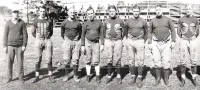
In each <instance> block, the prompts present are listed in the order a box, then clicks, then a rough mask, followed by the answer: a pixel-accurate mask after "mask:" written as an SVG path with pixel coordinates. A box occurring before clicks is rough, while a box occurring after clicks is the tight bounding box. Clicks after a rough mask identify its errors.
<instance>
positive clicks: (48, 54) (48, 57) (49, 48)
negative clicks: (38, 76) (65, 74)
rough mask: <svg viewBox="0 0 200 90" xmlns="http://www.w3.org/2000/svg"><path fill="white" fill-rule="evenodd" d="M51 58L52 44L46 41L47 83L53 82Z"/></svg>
mask: <svg viewBox="0 0 200 90" xmlns="http://www.w3.org/2000/svg"><path fill="white" fill-rule="evenodd" d="M52 56H53V43H52V41H51V40H50V39H48V40H47V41H46V60H47V68H48V76H49V81H50V82H51V83H53V82H55V80H54V79H53V76H52V74H53V66H52Z"/></svg>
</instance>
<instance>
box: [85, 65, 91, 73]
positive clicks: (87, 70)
mask: <svg viewBox="0 0 200 90" xmlns="http://www.w3.org/2000/svg"><path fill="white" fill-rule="evenodd" d="M90 71H91V66H90V65H86V73H87V75H90Z"/></svg>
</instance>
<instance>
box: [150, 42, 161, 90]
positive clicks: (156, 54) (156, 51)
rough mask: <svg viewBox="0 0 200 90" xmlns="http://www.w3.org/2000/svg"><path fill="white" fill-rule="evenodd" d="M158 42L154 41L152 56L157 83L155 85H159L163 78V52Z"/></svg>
mask: <svg viewBox="0 0 200 90" xmlns="http://www.w3.org/2000/svg"><path fill="white" fill-rule="evenodd" d="M157 43H158V42H156V41H152V57H153V63H154V68H155V78H156V80H155V83H154V86H157V85H158V84H159V83H160V80H161V66H162V65H161V64H162V63H161V54H160V47H159V46H158V45H157Z"/></svg>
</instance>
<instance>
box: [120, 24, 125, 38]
mask: <svg viewBox="0 0 200 90" xmlns="http://www.w3.org/2000/svg"><path fill="white" fill-rule="evenodd" d="M120 26H121V27H122V39H123V38H124V32H125V31H124V21H123V20H121V22H120Z"/></svg>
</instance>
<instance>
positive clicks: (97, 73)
mask: <svg viewBox="0 0 200 90" xmlns="http://www.w3.org/2000/svg"><path fill="white" fill-rule="evenodd" d="M95 71H96V76H99V75H100V66H98V65H97V66H95Z"/></svg>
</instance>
